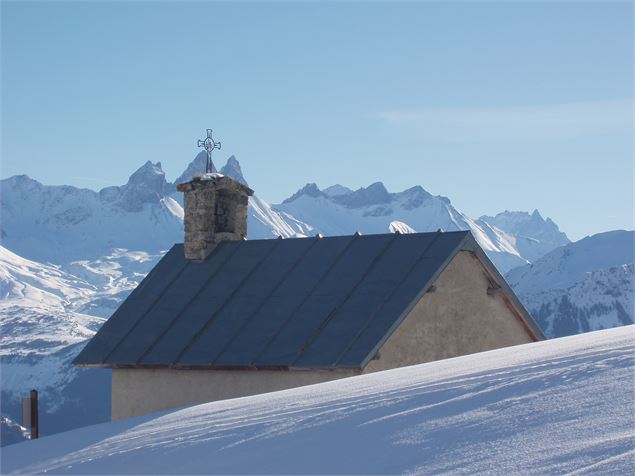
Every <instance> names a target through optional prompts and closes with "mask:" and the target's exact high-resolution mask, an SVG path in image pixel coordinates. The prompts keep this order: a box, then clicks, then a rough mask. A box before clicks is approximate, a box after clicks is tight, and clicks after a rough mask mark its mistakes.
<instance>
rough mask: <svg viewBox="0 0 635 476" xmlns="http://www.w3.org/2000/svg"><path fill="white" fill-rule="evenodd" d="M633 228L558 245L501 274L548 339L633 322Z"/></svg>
mask: <svg viewBox="0 0 635 476" xmlns="http://www.w3.org/2000/svg"><path fill="white" fill-rule="evenodd" d="M633 263H635V232H633V231H624V230H616V231H611V232H606V233H598V234H597V235H593V236H589V237H586V238H584V239H582V240H580V241H577V242H575V243H570V244H567V245H566V246H563V247H560V248H557V249H555V250H553V251H551V252H549V253H547V254H546V255H545V256H543V257H542V258H539V259H538V260H536V261H535V262H534V263H532V264H530V265H525V266H521V267H518V268H515V269H513V270H511V271H510V272H508V273H507V275H506V276H505V278H506V279H507V282H508V283H509V284H510V285H511V286H512V287H513V288H514V291H515V292H516V294H518V296H519V297H520V299H521V301H522V302H523V304H524V305H525V307H527V309H528V310H529V311H530V312H531V314H532V316H533V317H534V318H535V319H536V320H537V321H538V324H539V325H540V327H541V328H542V330H543V331H544V332H545V334H546V335H547V336H548V337H562V336H567V335H573V334H579V333H582V332H589V331H594V330H599V329H608V328H611V327H617V326H622V325H627V324H633V322H634V317H635V303H634V300H633V297H634V296H633V294H634V290H635V269H634V267H635V265H634V264H633Z"/></svg>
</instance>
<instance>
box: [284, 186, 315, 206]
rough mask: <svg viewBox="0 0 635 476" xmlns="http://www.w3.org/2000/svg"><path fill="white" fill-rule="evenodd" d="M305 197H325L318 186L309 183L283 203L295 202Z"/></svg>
mask: <svg viewBox="0 0 635 476" xmlns="http://www.w3.org/2000/svg"><path fill="white" fill-rule="evenodd" d="M303 195H306V196H308V197H320V196H323V195H324V194H323V193H322V191H321V190H320V189H319V187H318V186H317V184H315V183H307V184H306V185H305V186H304V187H302V188H301V189H300V190H298V191H297V192H295V193H294V194H293V195H291V196H290V197H289V198H287V199H285V200H284V201H283V202H282V203H290V202H294V201H296V200H297V199H298V198H300V197H302V196H303Z"/></svg>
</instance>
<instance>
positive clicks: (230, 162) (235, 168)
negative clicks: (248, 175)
mask: <svg viewBox="0 0 635 476" xmlns="http://www.w3.org/2000/svg"><path fill="white" fill-rule="evenodd" d="M220 173H221V174H223V175H227V176H228V177H231V178H233V179H234V180H236V181H237V182H240V183H242V184H243V185H245V186H249V185H248V184H247V181H246V180H245V177H244V176H243V171H242V169H241V168H240V162H238V159H236V157H235V156H233V155H232V156H231V157H229V159H227V163H226V164H225V165H224V166H223V168H222V169H220Z"/></svg>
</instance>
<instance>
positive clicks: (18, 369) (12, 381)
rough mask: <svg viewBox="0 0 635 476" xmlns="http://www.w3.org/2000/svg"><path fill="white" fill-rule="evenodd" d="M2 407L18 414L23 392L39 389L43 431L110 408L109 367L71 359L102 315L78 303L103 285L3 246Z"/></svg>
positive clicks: (93, 419)
mask: <svg viewBox="0 0 635 476" xmlns="http://www.w3.org/2000/svg"><path fill="white" fill-rule="evenodd" d="M0 290H1V292H2V299H0V316H1V320H0V362H1V365H2V372H1V375H0V382H1V388H2V394H1V397H2V399H1V402H2V415H3V416H9V417H11V418H12V419H13V420H16V421H17V420H18V418H19V416H20V407H19V405H20V398H21V397H22V396H25V395H27V394H28V392H29V390H31V389H32V388H37V389H38V390H39V391H40V408H41V411H40V414H41V415H40V421H41V432H42V434H43V435H45V434H50V433H54V432H59V431H63V430H64V429H69V428H74V427H77V426H81V425H82V424H84V425H86V424H90V423H97V422H100V421H104V420H106V419H108V417H109V414H110V408H109V407H110V403H109V389H110V382H109V378H108V375H107V372H105V373H99V372H96V371H95V370H88V371H86V370H80V369H76V368H74V367H73V366H72V363H71V362H72V359H73V358H74V357H75V355H76V354H77V352H79V350H81V348H82V347H83V346H84V345H85V343H86V341H87V339H89V338H91V337H92V336H93V335H94V334H95V332H96V331H97V329H99V327H101V325H102V324H103V322H104V320H105V319H103V318H101V317H96V316H92V315H87V314H83V313H81V312H79V311H78V309H81V308H82V307H84V306H86V305H87V304H89V303H90V302H91V301H92V300H94V299H99V296H100V294H101V293H102V292H103V291H100V290H99V289H97V288H96V287H95V286H94V285H92V284H90V283H88V282H86V281H84V280H82V279H81V278H79V277H77V276H74V275H71V274H68V273H66V272H65V271H63V270H62V269H61V268H60V267H59V266H52V265H44V264H41V263H36V262H34V261H31V260H27V259H24V258H21V257H19V256H17V255H16V254H14V253H12V252H10V251H9V250H7V249H5V248H3V247H0Z"/></svg>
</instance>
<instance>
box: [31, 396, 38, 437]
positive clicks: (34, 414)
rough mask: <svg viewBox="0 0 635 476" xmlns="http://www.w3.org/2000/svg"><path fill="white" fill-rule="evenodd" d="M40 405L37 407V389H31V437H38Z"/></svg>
mask: <svg viewBox="0 0 635 476" xmlns="http://www.w3.org/2000/svg"><path fill="white" fill-rule="evenodd" d="M38 432H39V425H38V407H37V390H31V439H32V440H35V439H36V438H37V437H38Z"/></svg>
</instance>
